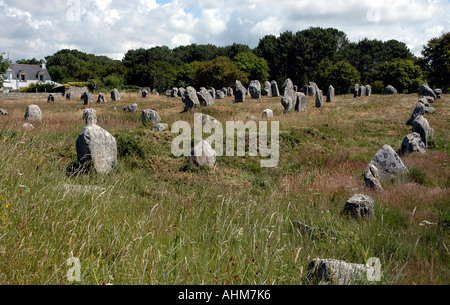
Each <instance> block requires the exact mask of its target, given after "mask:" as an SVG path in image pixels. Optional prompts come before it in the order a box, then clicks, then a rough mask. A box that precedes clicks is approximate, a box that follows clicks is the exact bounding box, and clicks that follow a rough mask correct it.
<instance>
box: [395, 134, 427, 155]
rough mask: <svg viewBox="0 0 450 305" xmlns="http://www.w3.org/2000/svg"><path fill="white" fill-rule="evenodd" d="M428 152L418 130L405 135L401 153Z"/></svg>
mask: <svg viewBox="0 0 450 305" xmlns="http://www.w3.org/2000/svg"><path fill="white" fill-rule="evenodd" d="M416 152H417V153H421V154H425V153H426V146H425V144H424V143H423V141H422V138H421V137H420V134H418V133H417V132H413V133H410V134H409V135H407V136H406V137H405V139H404V140H403V142H402V147H401V149H400V153H401V154H405V153H407V154H410V153H416Z"/></svg>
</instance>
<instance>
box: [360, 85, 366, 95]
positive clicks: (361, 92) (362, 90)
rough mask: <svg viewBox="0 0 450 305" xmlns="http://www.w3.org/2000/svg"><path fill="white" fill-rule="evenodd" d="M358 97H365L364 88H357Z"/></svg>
mask: <svg viewBox="0 0 450 305" xmlns="http://www.w3.org/2000/svg"><path fill="white" fill-rule="evenodd" d="M358 96H366V87H364V86H362V85H361V86H359V88H358Z"/></svg>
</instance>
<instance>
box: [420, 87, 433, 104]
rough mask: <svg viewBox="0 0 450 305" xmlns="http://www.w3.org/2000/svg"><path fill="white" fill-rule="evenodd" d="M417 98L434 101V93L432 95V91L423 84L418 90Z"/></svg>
mask: <svg viewBox="0 0 450 305" xmlns="http://www.w3.org/2000/svg"><path fill="white" fill-rule="evenodd" d="M419 96H430V97H432V98H433V101H434V99H436V93H434V91H433V89H431V88H430V87H428V85H427V84H423V85H422V87H420V89H419Z"/></svg>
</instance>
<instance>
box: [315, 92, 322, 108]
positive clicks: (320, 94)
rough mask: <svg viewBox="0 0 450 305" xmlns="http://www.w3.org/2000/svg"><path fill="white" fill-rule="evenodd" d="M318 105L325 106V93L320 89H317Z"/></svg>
mask: <svg viewBox="0 0 450 305" xmlns="http://www.w3.org/2000/svg"><path fill="white" fill-rule="evenodd" d="M316 107H317V108H320V107H323V93H322V90H320V89H318V90H317V91H316Z"/></svg>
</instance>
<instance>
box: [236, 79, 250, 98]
mask: <svg viewBox="0 0 450 305" xmlns="http://www.w3.org/2000/svg"><path fill="white" fill-rule="evenodd" d="M246 92H247V89H245V87H244V86H243V85H242V84H241V82H240V81H238V80H236V90H235V91H234V101H235V102H236V103H242V102H245V95H246Z"/></svg>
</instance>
